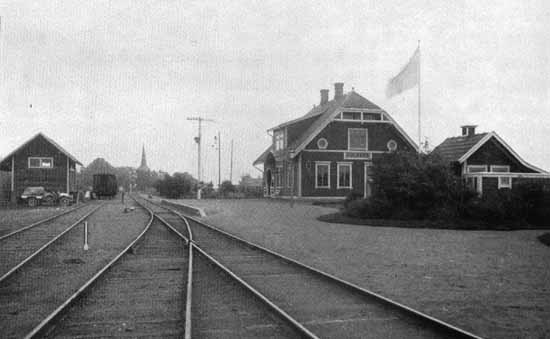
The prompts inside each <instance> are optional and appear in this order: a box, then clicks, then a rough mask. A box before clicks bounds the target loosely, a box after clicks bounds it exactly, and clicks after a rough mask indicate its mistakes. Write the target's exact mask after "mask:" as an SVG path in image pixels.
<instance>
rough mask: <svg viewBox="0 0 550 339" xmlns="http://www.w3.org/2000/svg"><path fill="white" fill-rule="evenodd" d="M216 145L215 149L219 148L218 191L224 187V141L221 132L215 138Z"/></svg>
mask: <svg viewBox="0 0 550 339" xmlns="http://www.w3.org/2000/svg"><path fill="white" fill-rule="evenodd" d="M214 140H215V141H216V144H215V145H214V147H218V189H219V188H220V187H222V165H221V164H222V152H221V150H222V139H221V136H220V131H218V137H217V138H216V137H214Z"/></svg>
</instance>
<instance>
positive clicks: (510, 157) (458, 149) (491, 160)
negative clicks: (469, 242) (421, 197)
mask: <svg viewBox="0 0 550 339" xmlns="http://www.w3.org/2000/svg"><path fill="white" fill-rule="evenodd" d="M476 127H477V126H475V125H466V126H462V127H461V128H462V135H460V136H457V137H451V138H447V139H445V140H444V141H443V142H442V143H441V144H440V145H438V146H437V147H436V148H434V150H433V154H438V155H439V156H441V157H442V158H443V159H444V160H445V161H447V162H448V163H449V164H450V165H451V166H452V167H453V168H454V169H455V170H456V172H457V173H458V174H460V175H461V176H462V178H464V180H465V181H466V182H467V184H468V185H470V187H471V188H472V189H473V190H475V191H477V192H478V193H479V194H488V193H495V192H496V191H498V190H500V189H511V188H512V187H513V186H514V185H516V184H518V183H520V182H535V183H540V184H541V185H545V186H547V188H549V189H550V174H549V173H547V172H546V171H544V170H542V169H540V168H538V167H535V166H533V165H531V164H529V163H527V162H526V161H525V160H523V159H522V158H521V157H520V156H519V155H518V154H517V153H516V152H515V151H514V150H513V149H512V148H511V147H510V146H508V144H507V143H506V142H505V141H504V140H503V139H502V138H501V137H500V136H499V135H498V134H497V133H496V132H489V133H478V134H476V131H475V129H476Z"/></svg>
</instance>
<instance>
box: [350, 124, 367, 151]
mask: <svg viewBox="0 0 550 339" xmlns="http://www.w3.org/2000/svg"><path fill="white" fill-rule="evenodd" d="M357 130H358V131H365V139H366V140H365V149H362V148H352V147H351V142H350V133H351V131H357ZM368 150H369V130H368V129H367V128H348V151H358V152H366V151H368Z"/></svg>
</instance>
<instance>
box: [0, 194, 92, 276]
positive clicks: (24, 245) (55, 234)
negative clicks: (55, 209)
mask: <svg viewBox="0 0 550 339" xmlns="http://www.w3.org/2000/svg"><path fill="white" fill-rule="evenodd" d="M101 206H102V204H98V205H87V206H86V207H85V208H83V209H82V208H81V207H77V208H73V209H70V210H68V211H65V212H63V213H60V214H57V215H54V216H51V217H48V218H46V219H43V220H41V221H38V222H35V223H33V224H31V225H28V226H25V227H22V228H20V229H18V230H16V231H13V232H11V233H9V234H6V235H4V236H2V237H0V255H1V257H2V261H1V263H0V283H2V282H3V281H4V280H6V279H8V278H9V277H10V276H12V275H13V274H14V273H15V272H17V271H18V270H19V269H21V267H23V266H24V265H25V264H26V263H28V262H29V261H31V260H32V259H33V258H34V257H36V256H37V255H39V254H40V253H41V252H42V251H44V250H45V249H46V248H48V247H49V246H51V245H52V244H53V243H55V242H56V241H57V240H58V239H60V238H61V237H62V236H63V235H64V234H66V233H67V232H69V231H70V230H72V229H73V228H74V227H76V226H77V225H79V224H80V223H82V221H84V220H86V219H87V218H88V217H90V215H92V214H93V213H94V212H96V211H97V210H98V209H99V208H100V207H101ZM82 210H83V211H84V213H83V214H80V215H79V218H78V219H77V220H76V221H72V220H74V218H72V220H71V222H70V224H69V225H68V226H67V224H66V222H59V219H60V218H62V217H67V216H68V215H69V214H70V213H72V212H75V211H80V212H82ZM55 221H57V223H54V222H55Z"/></svg>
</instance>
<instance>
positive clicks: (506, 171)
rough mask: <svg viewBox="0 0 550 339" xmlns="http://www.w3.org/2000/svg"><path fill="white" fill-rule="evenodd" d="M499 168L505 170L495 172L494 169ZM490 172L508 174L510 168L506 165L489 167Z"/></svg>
mask: <svg viewBox="0 0 550 339" xmlns="http://www.w3.org/2000/svg"><path fill="white" fill-rule="evenodd" d="M497 168H501V169H505V170H504V171H495V169H497ZM491 172H495V173H510V166H508V165H491Z"/></svg>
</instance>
